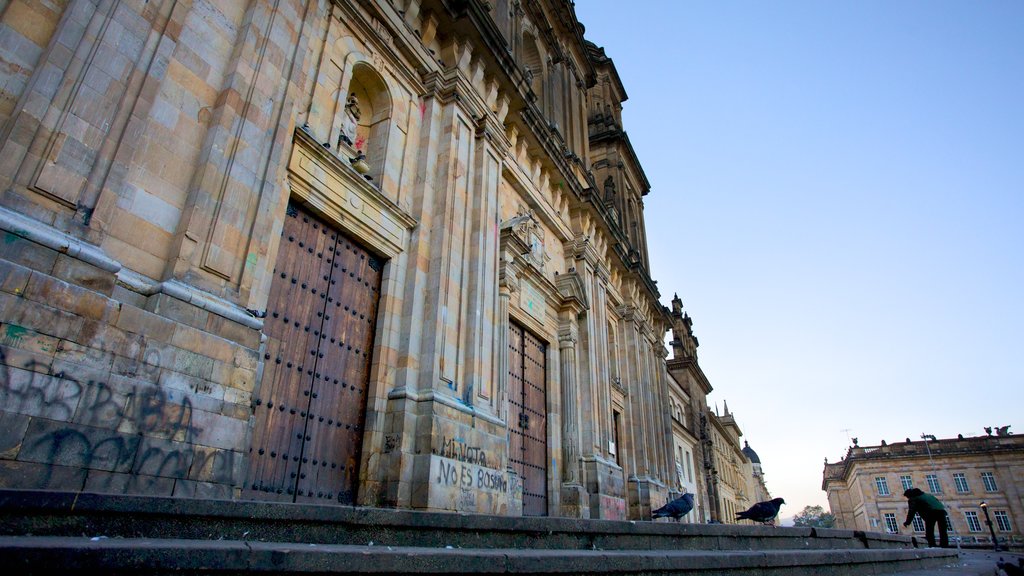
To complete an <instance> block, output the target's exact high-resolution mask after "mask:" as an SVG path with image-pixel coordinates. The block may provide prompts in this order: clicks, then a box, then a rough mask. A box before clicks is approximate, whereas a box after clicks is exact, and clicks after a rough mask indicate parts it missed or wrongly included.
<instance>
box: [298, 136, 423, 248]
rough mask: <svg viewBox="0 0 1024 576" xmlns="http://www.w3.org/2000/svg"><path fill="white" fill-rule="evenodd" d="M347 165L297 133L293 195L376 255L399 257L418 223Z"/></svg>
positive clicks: (314, 142) (308, 137) (309, 137)
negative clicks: (351, 235)
mask: <svg viewBox="0 0 1024 576" xmlns="http://www.w3.org/2000/svg"><path fill="white" fill-rule="evenodd" d="M348 164H349V163H348V162H342V161H341V160H340V159H339V158H338V157H337V156H335V155H334V154H331V153H330V152H329V151H327V150H325V149H324V148H323V147H322V146H320V145H319V144H317V143H316V141H315V140H314V139H313V138H312V137H311V136H310V135H309V134H307V133H306V132H304V131H303V130H296V131H295V145H294V149H293V151H292V155H291V161H290V162H289V165H288V171H289V176H290V179H291V188H292V194H293V196H294V197H296V198H298V199H300V200H301V201H302V202H304V203H305V204H307V205H309V206H312V207H313V208H314V209H315V210H316V211H318V212H320V213H321V214H323V215H324V216H326V217H327V218H328V219H329V220H331V221H333V222H335V223H337V224H338V225H340V226H341V227H342V228H343V229H345V230H346V231H348V232H350V233H352V234H353V235H355V236H356V237H357V238H359V239H360V240H362V241H363V242H365V243H366V244H367V245H368V246H370V247H372V248H374V249H375V250H376V251H377V252H379V253H381V254H383V255H384V256H386V257H388V258H392V257H395V256H397V255H398V254H399V253H401V252H402V251H404V250H405V247H406V245H407V243H408V239H409V231H410V230H411V229H412V228H413V227H414V226H415V225H416V219H415V218H413V217H412V216H410V215H409V214H407V213H406V212H405V211H404V210H402V208H401V207H399V206H398V205H397V204H395V203H394V202H392V201H391V200H389V199H388V198H387V197H386V196H384V195H383V194H381V192H380V191H379V190H377V189H376V188H375V187H373V186H372V185H371V184H369V183H368V182H367V181H366V180H364V179H363V177H362V176H361V175H360V174H359V173H358V172H357V171H356V170H355V169H354V168H353V167H352V166H351V165H348Z"/></svg>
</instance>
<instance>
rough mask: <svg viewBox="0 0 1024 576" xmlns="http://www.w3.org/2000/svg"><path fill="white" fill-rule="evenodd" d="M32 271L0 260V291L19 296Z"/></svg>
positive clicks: (23, 290)
mask: <svg viewBox="0 0 1024 576" xmlns="http://www.w3.org/2000/svg"><path fill="white" fill-rule="evenodd" d="M31 275H32V271H31V270H29V269H28V268H26V267H24V266H20V265H18V264H15V263H13V262H9V261H7V260H0V291H3V292H8V293H10V294H14V295H15V296H21V295H22V294H24V293H25V287H26V286H28V279H29V277H30V276H31Z"/></svg>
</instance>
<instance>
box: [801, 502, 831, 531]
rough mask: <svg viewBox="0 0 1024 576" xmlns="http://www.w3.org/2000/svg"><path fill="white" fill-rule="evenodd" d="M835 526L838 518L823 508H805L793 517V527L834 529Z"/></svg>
mask: <svg viewBox="0 0 1024 576" xmlns="http://www.w3.org/2000/svg"><path fill="white" fill-rule="evenodd" d="M835 525H836V517H835V516H833V515H832V513H831V512H825V509H824V508H822V507H821V506H804V509H803V510H802V511H801V512H800V513H799V514H797V515H796V516H794V517H793V526H810V527H812V528H832V527H834V526H835Z"/></svg>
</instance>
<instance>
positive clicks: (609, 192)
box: [604, 175, 615, 202]
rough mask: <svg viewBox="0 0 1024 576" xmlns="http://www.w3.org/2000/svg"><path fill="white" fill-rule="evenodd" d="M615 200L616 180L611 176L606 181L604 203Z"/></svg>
mask: <svg viewBox="0 0 1024 576" xmlns="http://www.w3.org/2000/svg"><path fill="white" fill-rule="evenodd" d="M612 200H615V179H614V178H612V177H611V175H609V176H608V177H607V178H605V179H604V201H605V202H611V201H612Z"/></svg>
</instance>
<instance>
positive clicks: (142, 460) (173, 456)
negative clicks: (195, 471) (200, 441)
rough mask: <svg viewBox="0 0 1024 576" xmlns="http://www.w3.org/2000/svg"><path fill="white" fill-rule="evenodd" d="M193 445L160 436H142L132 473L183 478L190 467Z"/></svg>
mask: <svg viewBox="0 0 1024 576" xmlns="http://www.w3.org/2000/svg"><path fill="white" fill-rule="evenodd" d="M193 449H194V448H193V446H192V445H191V444H187V443H184V442H174V441H171V440H164V439H160V438H143V439H142V441H141V443H140V444H139V453H138V455H136V457H135V464H134V465H133V466H132V474H137V475H140V476H159V477H162V478H185V477H186V476H187V475H188V471H189V468H191V467H192V456H193Z"/></svg>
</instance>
